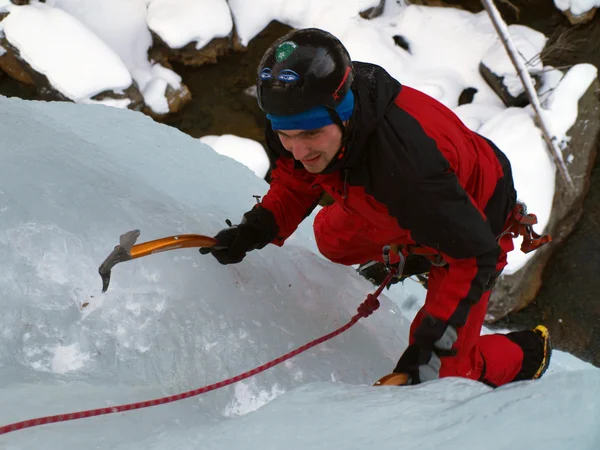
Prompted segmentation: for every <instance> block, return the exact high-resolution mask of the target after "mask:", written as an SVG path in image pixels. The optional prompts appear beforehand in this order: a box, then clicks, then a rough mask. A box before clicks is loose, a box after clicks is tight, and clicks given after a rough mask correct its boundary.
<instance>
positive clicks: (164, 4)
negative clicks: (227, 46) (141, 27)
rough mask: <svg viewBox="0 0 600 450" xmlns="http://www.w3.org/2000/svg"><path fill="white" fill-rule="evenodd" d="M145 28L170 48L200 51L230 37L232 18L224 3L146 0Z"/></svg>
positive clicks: (205, 0)
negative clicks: (192, 45)
mask: <svg viewBox="0 0 600 450" xmlns="http://www.w3.org/2000/svg"><path fill="white" fill-rule="evenodd" d="M148 26H149V27H150V29H151V30H152V31H154V32H155V33H156V34H158V35H159V36H160V37H161V39H162V40H163V41H165V42H166V43H167V45H169V47H171V48H181V47H184V46H186V45H187V44H189V43H190V42H196V48H197V49H200V48H202V47H204V46H205V45H206V44H208V43H209V42H210V41H212V40H213V39H214V38H222V37H227V36H229V34H230V33H231V31H232V29H233V19H232V18H231V12H230V11H229V7H228V6H227V2H226V1H225V0H149V4H148Z"/></svg>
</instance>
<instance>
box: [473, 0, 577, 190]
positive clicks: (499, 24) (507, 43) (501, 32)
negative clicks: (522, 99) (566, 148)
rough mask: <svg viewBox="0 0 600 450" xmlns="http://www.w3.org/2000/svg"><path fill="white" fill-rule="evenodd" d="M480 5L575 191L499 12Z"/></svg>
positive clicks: (487, 3) (489, 2) (488, 1)
mask: <svg viewBox="0 0 600 450" xmlns="http://www.w3.org/2000/svg"><path fill="white" fill-rule="evenodd" d="M481 3H482V4H483V6H484V7H485V9H486V11H487V12H488V15H489V16H490V19H491V20H492V23H493V24H494V28H495V29H496V32H497V33H498V36H499V37H500V40H501V41H502V43H503V44H504V48H506V52H507V53H508V56H509V57H510V59H511V61H512V63H513V65H514V66H515V69H516V70H517V73H518V74H519V78H521V82H522V83H523V87H524V88H525V92H526V93H527V97H529V102H530V103H531V106H532V107H533V111H534V112H535V115H536V117H537V120H538V124H539V126H540V128H541V131H542V135H543V136H544V139H545V140H546V143H547V144H548V147H549V150H550V154H551V156H552V158H553V159H554V162H555V163H556V166H557V167H558V170H559V172H560V174H561V175H562V177H563V178H564V180H565V181H566V183H567V185H568V186H569V187H570V188H571V189H572V190H573V191H575V185H574V184H573V180H572V179H571V176H570V175H569V170H568V169H567V166H566V164H565V162H564V160H563V157H562V152H561V150H560V148H559V147H558V143H557V138H556V136H554V135H553V134H552V133H551V131H550V129H549V127H548V125H547V124H546V121H545V120H544V118H543V115H542V106H541V104H540V99H539V98H538V95H537V92H536V91H535V87H534V86H533V81H532V79H531V75H529V72H528V71H527V68H526V67H525V64H524V63H523V61H522V60H521V59H520V58H518V57H517V54H518V53H519V52H518V51H517V49H516V46H515V44H514V42H513V41H512V39H511V37H510V34H509V33H508V27H507V26H506V23H505V22H504V20H503V19H502V16H501V15H500V12H499V11H498V9H497V8H496V5H494V2H493V0H481Z"/></svg>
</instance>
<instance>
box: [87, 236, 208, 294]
mask: <svg viewBox="0 0 600 450" xmlns="http://www.w3.org/2000/svg"><path fill="white" fill-rule="evenodd" d="M139 236H140V230H132V231H128V232H127V233H125V234H122V235H121V237H120V239H119V245H117V246H116V247H115V248H114V249H113V251H112V252H111V253H110V255H108V257H107V258H106V259H105V260H104V262H103V263H102V264H101V265H100V267H99V268H98V273H99V274H100V276H101V277H102V292H106V290H107V289H108V284H109V283H110V271H111V270H112V268H113V267H114V266H115V265H117V264H118V263H120V262H124V261H130V260H132V259H136V258H141V257H142V256H147V255H151V254H153V253H159V252H166V251H168V250H175V249H178V248H190V247H214V246H215V244H216V242H217V241H215V240H214V239H213V238H211V237H208V236H203V235H201V234H179V235H176V236H168V237H164V238H160V239H155V240H153V241H148V242H142V243H140V244H136V243H135V241H136V240H137V238H138V237H139Z"/></svg>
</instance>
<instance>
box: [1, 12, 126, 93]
mask: <svg viewBox="0 0 600 450" xmlns="http://www.w3.org/2000/svg"><path fill="white" fill-rule="evenodd" d="M2 23H3V24H4V32H5V34H6V38H7V40H8V42H9V43H10V44H11V45H13V46H14V47H16V48H17V49H18V50H19V52H20V55H21V57H22V58H23V59H24V60H26V61H27V62H29V64H30V65H31V66H32V67H33V69H35V70H36V71H38V72H40V73H41V74H43V75H46V77H48V80H49V81H50V83H52V85H53V86H54V87H55V88H56V89H57V90H59V91H60V92H61V93H62V94H64V95H65V96H66V97H67V98H69V99H71V100H74V101H84V100H86V99H89V98H90V97H93V96H94V95H96V94H99V93H100V92H103V91H107V90H122V89H126V88H128V87H129V86H131V83H132V79H131V76H130V74H129V72H128V71H127V68H126V67H125V66H124V65H123V62H122V61H121V60H120V59H119V57H118V56H116V55H115V54H114V53H113V52H112V51H111V50H110V49H109V48H108V47H107V46H106V45H105V44H104V43H103V42H102V41H101V40H100V39H99V38H98V37H96V36H95V35H94V34H93V33H92V32H90V31H89V30H88V29H87V28H86V27H85V26H84V25H83V24H82V23H81V22H79V21H78V20H77V19H75V18H74V17H72V16H70V15H69V14H66V13H65V12H64V11H62V10H60V9H55V8H50V7H48V6H46V5H45V4H43V3H34V4H32V5H29V6H21V7H12V8H11V12H10V14H9V15H8V16H7V17H6V18H5V19H4V20H3V21H2Z"/></svg>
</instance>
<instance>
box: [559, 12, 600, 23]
mask: <svg viewBox="0 0 600 450" xmlns="http://www.w3.org/2000/svg"><path fill="white" fill-rule="evenodd" d="M596 9H597V8H592V9H590V10H589V11H587V12H585V13H583V14H580V15H578V16H576V15H575V14H573V13H572V12H571V10H570V9H567V10H566V11H563V13H564V14H565V15H566V16H567V18H568V19H569V22H570V23H571V25H580V24H582V23H588V22H590V21H591V20H592V19H593V18H594V16H595V15H596Z"/></svg>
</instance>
